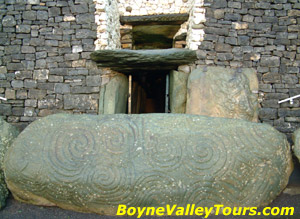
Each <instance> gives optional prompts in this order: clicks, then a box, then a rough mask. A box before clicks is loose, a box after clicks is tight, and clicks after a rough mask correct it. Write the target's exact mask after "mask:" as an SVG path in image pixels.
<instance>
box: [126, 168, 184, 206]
mask: <svg viewBox="0 0 300 219" xmlns="http://www.w3.org/2000/svg"><path fill="white" fill-rule="evenodd" d="M134 190H135V193H136V196H135V199H134V200H133V202H132V203H131V205H132V206H139V207H143V206H164V205H166V204H178V203H180V201H181V198H180V193H181V189H180V187H179V185H178V183H177V182H176V181H175V179H174V178H172V177H170V176H168V175H167V174H166V173H164V172H153V173H145V174H144V175H143V176H141V177H139V178H138V179H137V181H136V183H135V185H134Z"/></svg>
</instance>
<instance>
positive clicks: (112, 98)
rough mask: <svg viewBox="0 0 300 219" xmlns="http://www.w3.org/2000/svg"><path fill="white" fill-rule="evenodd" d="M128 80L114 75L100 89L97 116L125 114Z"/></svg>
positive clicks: (120, 75)
mask: <svg viewBox="0 0 300 219" xmlns="http://www.w3.org/2000/svg"><path fill="white" fill-rule="evenodd" d="M127 98H128V78H127V77H126V76H125V75H124V74H118V73H116V74H115V75H114V76H113V78H112V79H111V80H110V81H109V82H108V83H107V84H105V85H103V86H102V87H101V88H100V99H99V114H116V113H126V107H127Z"/></svg>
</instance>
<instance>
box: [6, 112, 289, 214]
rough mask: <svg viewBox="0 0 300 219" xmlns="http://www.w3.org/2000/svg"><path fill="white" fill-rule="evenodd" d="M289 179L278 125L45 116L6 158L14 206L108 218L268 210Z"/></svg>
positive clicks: (165, 117)
mask: <svg viewBox="0 0 300 219" xmlns="http://www.w3.org/2000/svg"><path fill="white" fill-rule="evenodd" d="M291 171H292V165H291V154H290V150H289V145H288V143H287V140H286V137H285V135H283V134H281V133H279V132H278V131H276V130H275V129H274V128H273V127H271V126H269V125H266V124H258V123H251V122H247V121H244V120H235V119H225V118H211V117H205V116H197V115H184V114H147V115H121V114H120V115H102V116H93V115H64V114H57V115H52V116H48V117H45V118H43V119H41V120H38V121H35V122H33V123H32V124H30V125H29V126H28V127H27V128H26V129H25V130H24V131H23V132H22V133H21V134H20V135H19V137H18V138H17V139H16V141H15V142H14V144H13V145H12V147H11V148H10V149H9V151H8V153H7V156H6V159H5V175H6V181H7V183H8V187H9V189H10V190H11V191H12V193H13V195H14V197H15V198H16V199H18V200H20V201H23V202H27V203H32V204H37V205H46V206H59V207H61V208H65V209H71V210H76V211H81V212H96V213H99V214H107V215H115V214H116V211H117V207H118V205H119V204H125V205H127V206H135V207H138V206H139V207H143V206H153V207H158V206H166V205H167V204H170V205H173V204H177V205H178V206H186V205H187V204H195V205H196V206H201V207H206V206H207V207H209V206H213V205H214V204H223V205H226V206H239V207H242V206H247V207H249V206H262V205H267V204H269V203H270V202H271V201H272V200H273V199H274V198H275V197H276V196H277V195H279V194H280V192H281V191H282V190H283V189H284V188H285V186H286V185H287V183H288V178H289V175H290V173H291Z"/></svg>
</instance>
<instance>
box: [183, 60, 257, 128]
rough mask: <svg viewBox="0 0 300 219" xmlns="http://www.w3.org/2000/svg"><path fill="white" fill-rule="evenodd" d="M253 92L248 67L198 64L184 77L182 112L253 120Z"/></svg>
mask: <svg viewBox="0 0 300 219" xmlns="http://www.w3.org/2000/svg"><path fill="white" fill-rule="evenodd" d="M257 93H258V80H257V77H256V73H255V71H254V70H252V69H233V68H224V67H206V66H205V67H201V68H199V69H196V70H194V71H192V73H191V74H190V76H189V79H188V94H187V106H186V113H187V114H197V115H205V116H212V117H225V118H236V119H245V120H249V121H253V122H257V121H258V101H257V100H258V96H257Z"/></svg>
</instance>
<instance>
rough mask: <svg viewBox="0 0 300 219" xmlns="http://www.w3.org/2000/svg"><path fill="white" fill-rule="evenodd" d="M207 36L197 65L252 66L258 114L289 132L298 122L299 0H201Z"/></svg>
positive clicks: (267, 121) (201, 47)
mask: <svg viewBox="0 0 300 219" xmlns="http://www.w3.org/2000/svg"><path fill="white" fill-rule="evenodd" d="M204 5H205V9H206V22H205V23H204V32H205V37H204V41H203V42H202V44H201V46H200V47H199V48H200V50H199V51H198V55H199V61H197V65H214V66H226V67H233V68H236V67H250V68H254V69H256V70H257V75H258V78H259V81H260V94H261V99H262V102H261V105H262V109H261V110H260V113H259V117H260V120H261V121H262V122H264V123H269V124H271V125H273V126H274V127H276V128H277V129H278V130H279V131H281V132H284V133H287V134H288V135H290V133H292V132H293V131H294V130H295V129H296V128H298V127H299V126H300V123H299V122H300V102H299V99H297V100H295V101H294V104H290V103H289V102H287V103H284V104H280V105H279V104H278V100H281V99H284V98H288V97H290V96H293V95H297V94H300V85H299V77H300V74H299V66H300V32H299V31H300V10H299V9H300V2H299V1H298V0H260V1H257V0H230V1H226V0H205V4H204Z"/></svg>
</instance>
